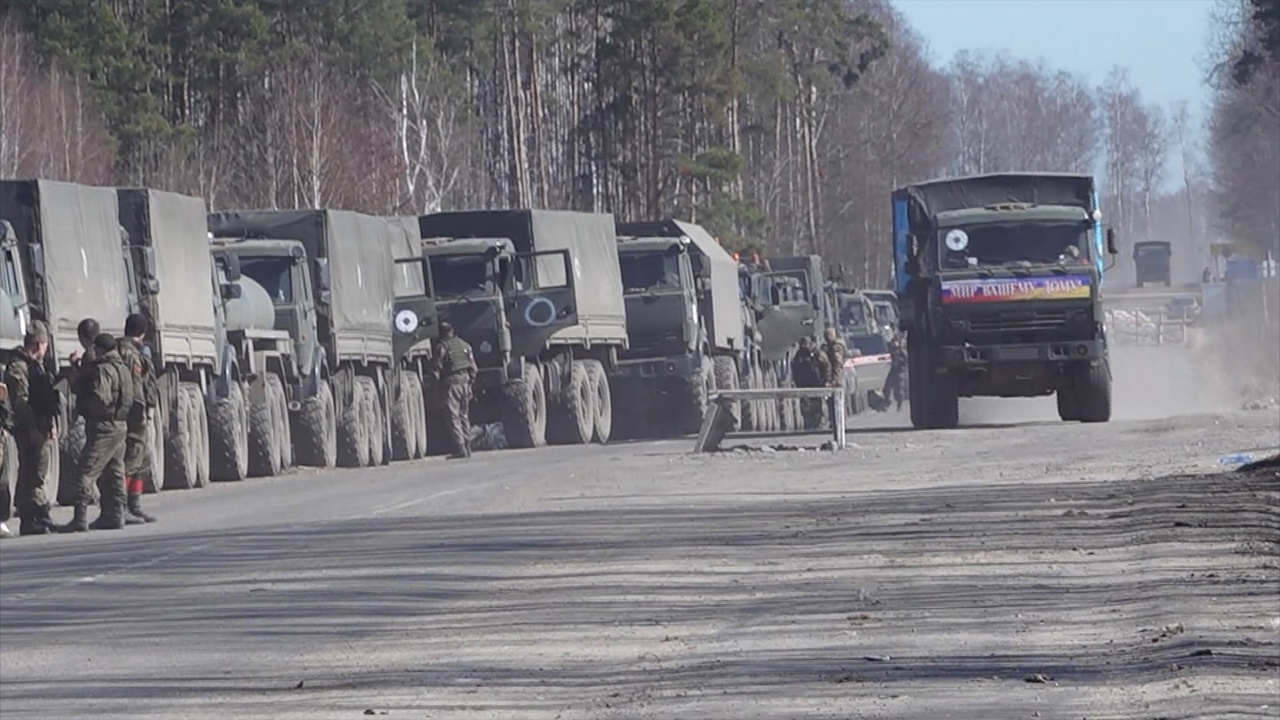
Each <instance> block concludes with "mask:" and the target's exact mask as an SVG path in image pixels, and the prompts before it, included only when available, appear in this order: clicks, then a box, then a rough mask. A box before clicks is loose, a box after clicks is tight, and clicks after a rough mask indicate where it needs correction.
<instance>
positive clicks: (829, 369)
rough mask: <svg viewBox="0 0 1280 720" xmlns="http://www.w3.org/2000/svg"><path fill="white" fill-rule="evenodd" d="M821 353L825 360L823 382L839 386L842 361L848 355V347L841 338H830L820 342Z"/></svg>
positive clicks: (842, 370)
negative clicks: (830, 339)
mask: <svg viewBox="0 0 1280 720" xmlns="http://www.w3.org/2000/svg"><path fill="white" fill-rule="evenodd" d="M822 355H824V356H826V361H827V362H826V363H825V365H824V367H823V372H824V374H823V377H822V379H823V382H825V383H826V384H827V385H830V386H832V387H836V386H839V385H840V384H841V382H842V381H843V377H842V375H843V373H844V361H845V359H846V358H848V357H849V349H848V348H847V347H845V345H844V341H843V340H839V339H837V340H832V341H830V342H824V343H823V344H822Z"/></svg>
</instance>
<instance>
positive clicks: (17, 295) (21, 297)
mask: <svg viewBox="0 0 1280 720" xmlns="http://www.w3.org/2000/svg"><path fill="white" fill-rule="evenodd" d="M5 229H6V230H7V229H8V228H7V226H6V228H5ZM0 286H2V287H0V290H2V291H3V292H2V293H0V302H3V303H4V307H3V308H2V310H3V312H0V337H3V339H4V340H6V341H9V340H17V341H18V342H21V341H22V336H23V335H25V334H26V332H27V328H28V327H30V325H31V307H30V305H29V303H28V302H27V287H26V283H25V282H23V272H22V259H21V257H20V254H19V252H18V241H17V238H14V237H13V236H11V235H9V234H8V233H7V232H6V234H5V236H4V239H3V240H2V241H0Z"/></svg>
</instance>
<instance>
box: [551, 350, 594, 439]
mask: <svg viewBox="0 0 1280 720" xmlns="http://www.w3.org/2000/svg"><path fill="white" fill-rule="evenodd" d="M557 399H558V400H559V402H557V403H556V412H555V417H554V418H553V419H552V422H551V424H549V425H548V428H547V429H548V431H549V432H548V435H549V437H548V440H550V441H551V442H553V443H555V444H557V445H586V444H587V443H589V442H591V436H592V434H593V433H594V432H595V413H596V408H595V405H596V403H595V394H594V393H593V392H592V387H591V383H590V382H589V380H588V378H587V369H586V367H585V366H584V364H583V362H582V361H581V360H574V361H573V362H572V363H570V365H569V382H567V383H565V386H564V387H563V388H561V391H560V397H559V398H557Z"/></svg>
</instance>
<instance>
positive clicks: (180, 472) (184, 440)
mask: <svg viewBox="0 0 1280 720" xmlns="http://www.w3.org/2000/svg"><path fill="white" fill-rule="evenodd" d="M199 392H200V390H199V388H196V387H194V386H193V385H192V384H191V383H185V382H180V383H178V387H177V392H176V393H175V396H174V406H173V407H172V408H170V410H169V432H168V436H167V437H166V438H165V439H166V441H167V442H166V443H165V444H166V445H167V447H166V448H165V451H166V452H165V473H164V485H162V486H161V487H163V488H164V489H165V490H191V489H192V488H195V487H199V482H200V479H199V475H200V470H199V465H200V462H199V460H198V459H197V457H196V453H197V452H198V451H199V450H200V426H199V424H198V423H197V422H196V411H195V406H194V401H193V400H192V396H193V395H198V394H199Z"/></svg>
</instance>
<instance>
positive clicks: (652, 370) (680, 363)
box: [613, 355, 702, 380]
mask: <svg viewBox="0 0 1280 720" xmlns="http://www.w3.org/2000/svg"><path fill="white" fill-rule="evenodd" d="M700 367H702V362H701V361H700V359H699V357H698V356H697V355H677V356H675V357H664V358H650V359H643V360H619V361H618V365H617V368H616V369H615V370H614V372H613V376H614V377H615V378H618V379H620V380H659V379H662V378H669V377H675V378H686V377H689V376H691V375H693V374H694V373H695V372H697V370H698V369H699V368H700Z"/></svg>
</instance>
